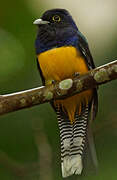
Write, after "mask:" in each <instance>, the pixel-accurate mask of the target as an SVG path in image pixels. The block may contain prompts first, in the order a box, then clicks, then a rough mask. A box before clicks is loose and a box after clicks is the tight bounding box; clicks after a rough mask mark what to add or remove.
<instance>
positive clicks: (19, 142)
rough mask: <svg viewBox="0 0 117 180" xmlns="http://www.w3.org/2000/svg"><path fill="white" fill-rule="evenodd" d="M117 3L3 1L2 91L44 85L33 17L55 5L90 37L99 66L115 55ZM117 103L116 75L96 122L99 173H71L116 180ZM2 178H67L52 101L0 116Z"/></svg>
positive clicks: (106, 87)
mask: <svg viewBox="0 0 117 180" xmlns="http://www.w3.org/2000/svg"><path fill="white" fill-rule="evenodd" d="M116 6H117V2H116V0H106V1H105V0H103V2H102V1H101V0H99V1H98V2H97V1H96V0H90V1H88V2H84V1H80V0H79V1H75V0H74V1H73V0H72V1H71V0H68V1H67V3H66V1H65V0H63V1H61V0H55V1H52V0H48V1H47V2H46V1H41V0H29V1H28V0H27V1H24V0H20V1H19V0H18V1H15V0H10V1H8V0H7V1H1V3H0V94H6V93H12V92H16V91H21V90H25V89H29V88H33V87H37V86H39V85H41V81H40V77H39V74H38V71H37V66H36V60H35V59H36V58H35V49H34V41H35V37H36V28H35V26H34V25H33V24H32V22H33V21H34V20H35V18H37V17H40V15H41V14H42V13H43V12H44V11H45V10H47V9H50V8H55V7H60V8H63V7H64V8H66V9H69V10H70V12H71V13H72V16H73V17H74V18H75V20H76V22H77V24H78V25H79V26H80V30H81V31H82V32H83V33H84V35H86V37H87V39H88V41H89V44H90V49H91V52H92V54H93V57H94V60H95V64H96V65H97V66H98V65H102V64H105V63H108V62H110V61H112V60H115V59H116V57H117V50H116V48H117V30H116V29H117V22H116V19H117V11H116ZM116 107H117V82H116V81H114V82H111V83H108V84H106V85H103V86H101V87H100V89H99V112H98V116H97V119H96V121H95V122H94V124H93V130H94V134H95V143H96V150H97V156H98V160H99V173H98V174H97V175H89V176H87V177H79V178H77V177H70V178H68V179H83V180H85V179H87V180H88V179H90V180H92V179H95V180H97V179H98V180H104V179H106V180H110V179H111V180H116V178H117V171H116V168H117V141H116V139H117V111H116ZM35 164H36V165H35ZM38 165H39V167H38ZM35 166H36V167H37V168H36V167H35ZM0 179H2V180H19V179H22V180H37V179H39V180H54V179H57V180H61V179H62V177H61V169H60V147H59V132H58V126H57V121H56V116H55V114H54V111H53V110H52V108H51V107H50V105H49V104H44V105H41V106H36V107H33V108H30V109H26V110H21V111H18V112H14V113H11V114H7V115H4V116H1V117H0Z"/></svg>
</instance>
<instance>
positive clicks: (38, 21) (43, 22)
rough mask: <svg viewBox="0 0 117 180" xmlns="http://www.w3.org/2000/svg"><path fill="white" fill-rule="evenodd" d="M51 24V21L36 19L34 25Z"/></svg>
mask: <svg viewBox="0 0 117 180" xmlns="http://www.w3.org/2000/svg"><path fill="white" fill-rule="evenodd" d="M48 23H50V22H49V21H44V20H42V19H36V20H35V21H34V22H33V24H36V25H40V24H48Z"/></svg>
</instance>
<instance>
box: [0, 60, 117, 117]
mask: <svg viewBox="0 0 117 180" xmlns="http://www.w3.org/2000/svg"><path fill="white" fill-rule="evenodd" d="M114 79H117V60H116V61H113V62H111V63H109V64H106V65H103V66H100V67H98V68H95V69H93V70H91V71H89V72H88V73H86V74H84V75H81V76H78V77H75V78H74V79H66V80H63V81H61V82H56V83H54V84H52V85H49V86H45V87H44V86H43V87H38V88H34V89H30V90H26V91H22V92H17V93H13V94H7V95H0V115H2V114H6V113H8V112H13V111H16V110H19V109H23V108H27V107H31V106H34V105H39V104H42V103H45V102H49V101H51V100H53V99H62V98H66V97H69V96H72V95H74V94H77V93H80V92H82V91H85V90H87V89H90V88H94V87H97V86H98V85H101V84H104V83H107V82H109V81H111V80H114Z"/></svg>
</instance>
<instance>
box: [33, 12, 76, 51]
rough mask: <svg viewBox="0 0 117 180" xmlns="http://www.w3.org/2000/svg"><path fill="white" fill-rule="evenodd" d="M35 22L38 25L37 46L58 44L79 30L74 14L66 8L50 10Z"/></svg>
mask: <svg viewBox="0 0 117 180" xmlns="http://www.w3.org/2000/svg"><path fill="white" fill-rule="evenodd" d="M34 24H35V25H37V26H38V34H37V41H36V48H38V47H39V46H40V45H41V46H42V45H46V46H56V45H58V44H60V43H61V42H63V41H64V42H65V41H66V40H68V38H70V37H73V36H74V34H76V33H77V31H78V28H77V26H76V24H75V22H74V20H73V18H72V16H71V15H70V14H69V12H68V11H67V10H65V9H52V10H48V11H46V12H45V13H44V14H43V15H42V16H41V18H40V19H37V20H35V21H34ZM37 46H38V47H37Z"/></svg>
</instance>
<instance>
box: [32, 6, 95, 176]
mask: <svg viewBox="0 0 117 180" xmlns="http://www.w3.org/2000/svg"><path fill="white" fill-rule="evenodd" d="M33 24H35V25H37V36H36V40H35V49H36V58H37V66H38V69H39V72H40V76H41V79H42V83H43V85H44V86H46V85H50V84H53V83H56V82H60V81H62V80H65V79H69V78H71V79H72V78H77V77H78V76H80V75H83V74H85V73H87V72H88V71H89V70H91V69H94V68H95V65H94V61H93V58H92V55H91V53H90V50H89V45H88V42H87V39H86V38H85V36H84V35H83V34H82V33H81V32H80V31H79V29H78V27H77V25H76V23H75V21H74V20H73V18H72V16H71V14H70V13H69V12H68V11H67V10H66V9H60V8H56V9H50V10H47V11H45V12H44V13H43V14H42V16H41V18H39V19H36V20H35V21H34V22H33ZM51 105H52V107H53V109H54V110H55V112H56V115H57V119H58V127H59V132H60V146H61V171H62V177H63V178H65V177H68V176H71V175H81V174H82V172H83V169H84V168H85V157H86V156H90V159H91V160H92V162H91V163H92V164H93V166H95V167H96V168H97V158H96V152H95V145H94V141H93V135H92V130H91V124H92V121H93V120H94V119H95V118H96V115H97V111H98V94H97V88H94V89H89V90H86V91H84V92H81V93H79V94H76V95H73V96H71V97H67V98H65V99H61V100H56V99H54V100H53V101H52V102H51Z"/></svg>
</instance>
